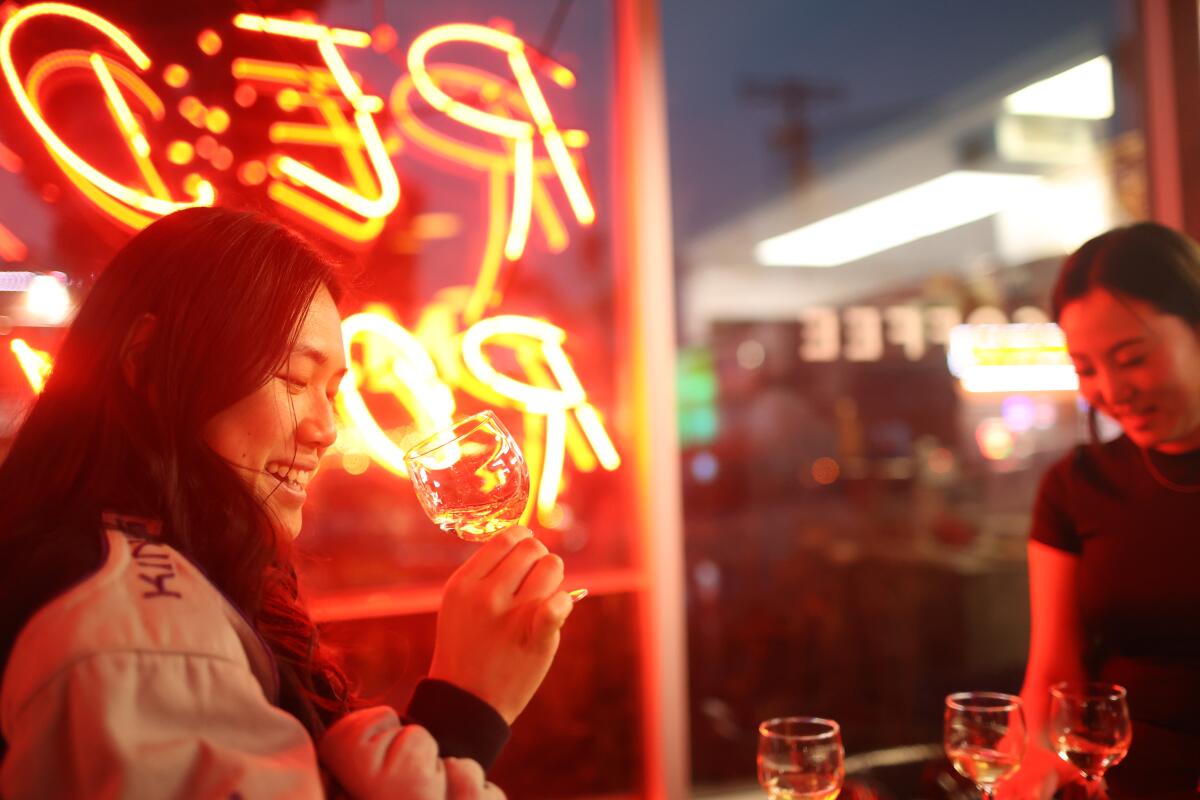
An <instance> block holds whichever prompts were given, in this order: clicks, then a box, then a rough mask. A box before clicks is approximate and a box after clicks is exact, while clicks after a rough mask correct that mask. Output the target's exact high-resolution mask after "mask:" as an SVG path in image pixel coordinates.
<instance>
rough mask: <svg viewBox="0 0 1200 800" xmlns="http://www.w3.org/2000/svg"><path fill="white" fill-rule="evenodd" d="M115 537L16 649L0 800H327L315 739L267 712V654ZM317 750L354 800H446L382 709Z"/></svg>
mask: <svg viewBox="0 0 1200 800" xmlns="http://www.w3.org/2000/svg"><path fill="white" fill-rule="evenodd" d="M123 527H124V528H125V530H126V531H127V532H126V533H122V532H120V531H119V530H117V529H116V528H115V527H110V528H108V529H106V530H105V534H104V535H105V538H106V541H107V547H108V554H107V558H106V559H105V560H104V564H103V566H102V567H101V568H100V569H99V570H98V571H97V572H96V573H94V574H92V575H90V576H89V577H88V578H87V579H86V580H84V581H83V582H82V583H80V584H78V585H76V586H75V587H73V588H71V589H70V590H68V591H67V592H66V593H64V594H62V595H60V596H59V597H57V598H56V599H55V600H53V601H52V602H50V603H49V604H47V605H46V606H45V607H43V608H42V609H40V610H39V611H38V612H37V613H36V614H35V615H34V616H33V617H32V618H31V619H30V620H29V622H28V623H27V624H26V625H25V627H24V629H23V630H22V631H21V632H20V634H19V635H18V637H17V639H16V642H15V643H14V646H13V649H12V654H11V656H10V658H9V661H8V665H7V668H6V670H5V672H4V678H3V685H2V686H0V730H2V731H3V734H4V738H5V740H6V741H7V742H8V748H9V749H8V753H7V755H6V757H5V758H4V762H3V764H2V765H0V796H2V797H4V798H6V800H24V799H25V798H37V800H53V798H73V799H74V798H87V797H104V798H220V799H221V800H233V798H242V799H244V800H258V798H296V799H301V798H321V797H324V791H323V788H322V782H321V776H320V771H319V768H318V755H317V749H316V748H314V746H313V742H312V739H311V738H310V737H309V735H308V732H307V731H306V730H305V728H304V726H303V725H301V724H300V722H299V720H297V719H296V718H295V717H293V716H291V715H289V714H288V713H287V712H285V711H283V710H281V709H279V708H278V707H276V706H275V705H273V704H272V702H271V701H272V699H274V698H275V697H276V694H277V692H278V685H277V681H278V679H277V676H276V672H275V668H274V663H273V661H272V657H271V655H270V652H269V650H268V649H267V648H266V646H265V644H264V643H263V642H262V640H261V639H259V637H258V636H257V635H256V634H255V633H254V631H253V630H252V629H251V627H250V625H249V624H248V623H247V622H246V620H245V619H244V618H243V617H242V616H241V615H240V614H239V613H238V611H237V610H236V609H235V608H233V606H232V605H230V603H229V602H228V601H227V600H226V599H225V598H224V596H223V595H222V594H221V593H220V592H219V591H218V590H217V589H216V588H215V587H214V586H213V585H212V584H211V583H210V582H209V581H208V580H207V579H206V578H205V577H204V575H203V574H202V573H201V572H200V570H199V569H197V568H196V567H195V566H194V565H193V564H192V563H191V562H189V561H188V560H187V559H186V558H184V557H183V556H181V555H180V554H179V553H178V552H176V551H175V550H173V549H172V548H171V547H169V546H167V545H165V544H162V543H160V542H158V541H156V540H155V539H153V538H147V537H145V536H137V535H129V533H128V531H129V526H127V525H123ZM319 749H320V753H321V763H323V764H324V766H325V767H326V768H327V769H328V770H329V771H330V773H332V775H333V776H334V777H336V778H337V779H338V781H339V782H340V783H341V784H342V785H343V786H344V787H345V788H346V789H347V790H348V791H350V792H351V794H353V795H354V796H355V797H362V798H369V797H389V798H420V800H426V798H430V799H433V798H437V799H438V800H440V799H441V798H445V797H446V778H445V770H444V769H443V768H442V767H443V765H442V763H441V762H439V760H438V755H437V745H436V743H435V742H434V740H433V738H432V737H431V736H429V734H428V733H427V732H426V731H425V730H424V729H423V728H420V727H419V726H415V725H408V726H404V725H401V723H400V720H399V718H398V717H397V715H396V712H395V711H393V710H392V709H390V708H386V707H378V708H370V709H364V710H362V711H358V712H355V713H354V714H350V715H349V716H347V717H346V718H344V719H342V720H341V721H339V722H338V723H336V724H334V725H333V726H332V727H330V729H329V730H328V731H327V732H326V734H325V736H324V737H323V738H322V740H321V743H320V748H319Z"/></svg>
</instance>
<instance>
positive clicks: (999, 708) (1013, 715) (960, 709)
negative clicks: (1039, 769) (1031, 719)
mask: <svg viewBox="0 0 1200 800" xmlns="http://www.w3.org/2000/svg"><path fill="white" fill-rule="evenodd" d="M942 739H943V744H944V745H945V747H946V755H947V756H949V758H950V762H951V763H952V764H954V769H956V770H957V771H958V773H959V774H960V775H962V776H963V777H964V778H967V779H969V780H972V781H974V782H975V785H976V786H977V787H979V793H980V794H981V795H982V796H983V797H984V798H985V800H990V799H991V798H992V797H993V796H994V794H993V793H994V791H995V788H996V784H997V783H999V782H1000V781H1001V780H1003V779H1004V778H1007V777H1008V776H1009V775H1012V774H1013V773H1014V772H1016V771H1017V770H1018V769H1019V768H1020V766H1021V759H1022V758H1024V757H1025V739H1026V733H1025V713H1024V711H1023V710H1022V708H1021V698H1019V697H1016V696H1014V695H1011V694H1000V693H998V692H959V693H958V694H952V695H950V696H949V697H947V698H946V714H945V718H944V727H943V731H942Z"/></svg>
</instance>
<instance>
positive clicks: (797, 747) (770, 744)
mask: <svg viewBox="0 0 1200 800" xmlns="http://www.w3.org/2000/svg"><path fill="white" fill-rule="evenodd" d="M844 759H845V752H844V751H843V750H842V729H841V728H840V727H839V726H838V724H837V723H836V722H834V721H833V720H831V719H820V718H819V717H779V718H776V719H769V720H767V721H766V722H763V723H761V724H760V725H759V726H758V783H759V785H760V786H762V787H763V788H764V789H766V790H767V797H769V798H771V800H833V798H835V797H837V796H838V795H839V794H840V793H841V791H842V781H843V780H845V777H846V768H845V765H844V763H843V761H844Z"/></svg>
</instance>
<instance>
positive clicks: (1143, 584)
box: [1031, 436, 1200, 798]
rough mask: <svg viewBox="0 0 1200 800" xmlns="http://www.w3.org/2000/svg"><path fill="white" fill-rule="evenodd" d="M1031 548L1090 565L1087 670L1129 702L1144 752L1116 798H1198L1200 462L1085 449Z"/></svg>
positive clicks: (1077, 453)
mask: <svg viewBox="0 0 1200 800" xmlns="http://www.w3.org/2000/svg"><path fill="white" fill-rule="evenodd" d="M1147 459H1151V461H1150V465H1149V466H1148V465H1147V461H1146V460H1147ZM1152 469H1154V470H1156V471H1157V472H1158V476H1157V478H1156V476H1155V474H1154V473H1153V472H1152V471H1151V470H1152ZM1171 484H1174V488H1171ZM1190 487H1195V488H1196V489H1197V491H1195V492H1189V491H1183V489H1186V488H1190ZM1031 536H1032V538H1033V539H1034V540H1035V541H1038V542H1042V543H1044V544H1047V545H1049V546H1051V547H1055V548H1058V549H1060V550H1064V551H1066V552H1068V553H1072V554H1074V555H1077V556H1078V557H1079V559H1080V564H1079V594H1078V600H1079V611H1080V617H1081V619H1082V623H1083V632H1084V642H1085V653H1084V666H1085V668H1086V669H1087V671H1088V674H1089V675H1090V676H1091V678H1092V679H1093V680H1101V681H1107V682H1111V683H1117V684H1120V685H1121V686H1124V687H1125V688H1126V689H1127V690H1128V693H1129V695H1128V700H1129V710H1130V715H1131V716H1132V718H1133V722H1134V725H1133V742H1132V745H1131V746H1130V751H1129V755H1128V756H1127V757H1126V759H1125V761H1124V762H1122V763H1121V764H1119V765H1117V766H1116V767H1113V768H1112V769H1111V770H1109V773H1108V778H1109V786H1110V788H1111V790H1112V796H1113V797H1114V798H1116V797H1155V798H1165V797H1171V796H1176V795H1174V794H1173V793H1174V792H1183V793H1186V796H1194V795H1193V793H1194V792H1195V791H1196V789H1197V782H1198V781H1200V451H1194V452H1191V453H1186V454H1182V455H1175V456H1170V455H1164V454H1161V453H1150V452H1143V451H1142V450H1140V449H1139V448H1138V447H1137V446H1136V445H1135V444H1133V442H1131V441H1130V440H1129V439H1128V438H1127V437H1124V436H1122V437H1121V438H1120V439H1117V440H1115V441H1113V442H1109V443H1106V444H1103V445H1099V446H1081V447H1078V448H1076V449H1075V450H1074V451H1073V452H1071V453H1070V454H1068V455H1067V456H1066V457H1064V458H1063V459H1062V460H1061V461H1059V462H1058V463H1056V464H1055V465H1054V466H1053V467H1052V468H1051V469H1050V471H1049V472H1048V473H1047V474H1046V475H1045V477H1044V478H1043V479H1042V484H1041V487H1040V489H1039V491H1038V498H1037V503H1036V505H1035V507H1034V517H1033V530H1032V533H1031ZM1181 796H1183V795H1181Z"/></svg>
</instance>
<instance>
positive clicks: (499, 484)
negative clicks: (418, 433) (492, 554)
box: [404, 411, 529, 542]
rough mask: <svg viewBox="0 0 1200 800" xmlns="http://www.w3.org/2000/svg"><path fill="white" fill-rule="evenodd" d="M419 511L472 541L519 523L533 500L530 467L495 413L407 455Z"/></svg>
mask: <svg viewBox="0 0 1200 800" xmlns="http://www.w3.org/2000/svg"><path fill="white" fill-rule="evenodd" d="M404 465H405V466H406V467H407V468H408V477H409V479H410V480H411V481H412V485H413V488H414V489H415V490H416V492H417V499H418V500H420V501H421V507H422V508H424V509H425V513H426V514H428V515H429V518H430V519H431V520H433V522H434V524H435V525H437V526H438V527H440V528H441V529H442V530H444V531H453V532H454V533H455V534H457V536H458V538H460V539H463V540H465V541H468V542H482V541H485V540H487V539H490V538H491V537H492V536H494V535H496V534H497V533H499V532H500V531H502V530H504V529H505V528H509V527H511V526H512V525H514V524H516V523H517V522H518V521H519V520H520V519H521V515H522V514H523V513H524V511H525V503H526V501H527V500H528V499H529V467H528V466H526V464H525V457H524V456H523V455H521V449H520V448H519V447H517V443H516V441H515V440H514V439H513V437H512V434H510V433H509V432H508V429H507V428H505V427H504V424H503V423H501V422H500V420H499V419H497V417H496V415H495V414H494V413H492V412H491V411H483V412H480V413H479V414H476V415H474V416H472V417H467V418H466V419H464V420H460V421H459V422H456V423H454V424H453V425H451V426H450V427H449V428H444V429H442V430H440V431H438V432H437V433H435V434H433V435H432V436H430V437H429V438H428V439H425V440H424V441H423V442H421V443H420V444H417V445H416V446H414V447H412V448H410V449H409V451H408V452H407V453H405V454H404Z"/></svg>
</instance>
